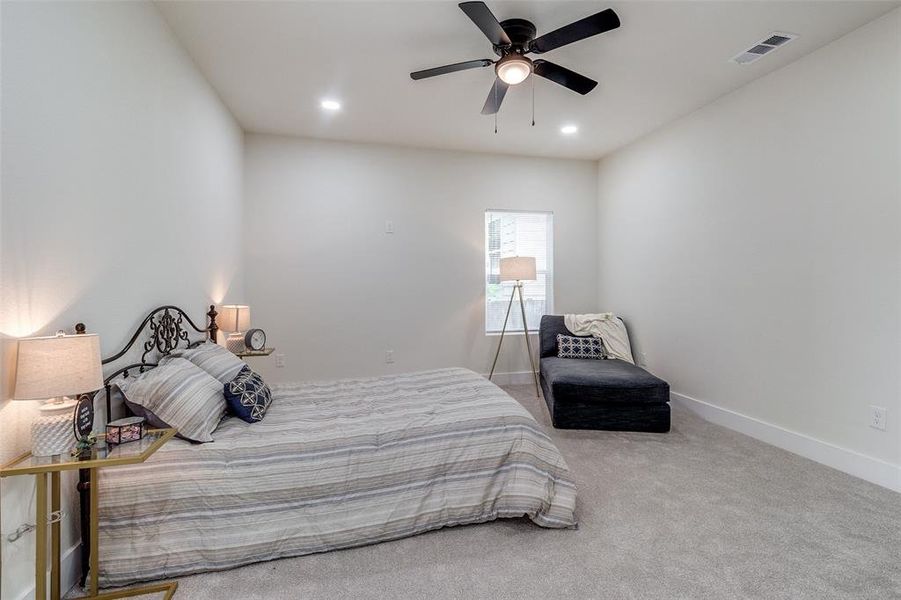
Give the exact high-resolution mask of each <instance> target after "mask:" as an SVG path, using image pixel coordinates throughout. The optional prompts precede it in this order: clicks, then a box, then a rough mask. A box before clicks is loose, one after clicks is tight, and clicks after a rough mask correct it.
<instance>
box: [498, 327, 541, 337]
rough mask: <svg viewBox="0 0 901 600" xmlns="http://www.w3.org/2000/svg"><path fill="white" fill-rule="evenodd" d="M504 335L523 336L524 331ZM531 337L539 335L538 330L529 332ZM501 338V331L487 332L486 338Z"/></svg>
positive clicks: (509, 332)
mask: <svg viewBox="0 0 901 600" xmlns="http://www.w3.org/2000/svg"><path fill="white" fill-rule="evenodd" d="M504 335H505V336H506V335H523V332H522V331H508V332H506V333H505V334H504ZM529 335H538V330H537V329H531V330H529ZM500 336H501V332H500V331H486V332H485V337H500Z"/></svg>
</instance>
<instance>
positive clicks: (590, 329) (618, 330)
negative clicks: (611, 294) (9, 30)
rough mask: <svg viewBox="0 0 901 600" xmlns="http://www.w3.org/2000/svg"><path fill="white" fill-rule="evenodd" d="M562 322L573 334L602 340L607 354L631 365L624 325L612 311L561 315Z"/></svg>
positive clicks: (627, 334) (633, 362)
mask: <svg viewBox="0 0 901 600" xmlns="http://www.w3.org/2000/svg"><path fill="white" fill-rule="evenodd" d="M563 324H564V325H566V328H567V329H569V330H570V331H572V332H573V333H574V334H575V335H590V336H592V337H596V338H600V340H601V341H602V342H604V348H605V349H606V350H607V354H609V355H610V356H612V357H613V358H619V359H621V360H624V361H626V362H630V363H632V364H633V365H634V364H635V361H634V360H632V345H631V344H629V333H628V332H627V331H626V325H625V324H624V323H623V322H622V320H620V319H619V317H617V316H616V315H614V314H613V313H609V312H607V313H598V314H594V315H563Z"/></svg>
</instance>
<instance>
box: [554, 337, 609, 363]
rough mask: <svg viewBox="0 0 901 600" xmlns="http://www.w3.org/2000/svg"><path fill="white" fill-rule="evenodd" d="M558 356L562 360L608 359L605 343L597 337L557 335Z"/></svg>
mask: <svg viewBox="0 0 901 600" xmlns="http://www.w3.org/2000/svg"><path fill="white" fill-rule="evenodd" d="M557 356H559V357H560V358H594V359H601V358H607V352H606V350H604V342H602V341H601V340H600V338H596V337H578V336H573V335H563V334H562V333H558V334H557Z"/></svg>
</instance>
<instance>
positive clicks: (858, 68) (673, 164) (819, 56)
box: [598, 10, 901, 490]
mask: <svg viewBox="0 0 901 600" xmlns="http://www.w3.org/2000/svg"><path fill="white" fill-rule="evenodd" d="M899 55H901V12H899V10H895V11H893V12H892V13H890V14H889V15H887V16H886V17H884V18H881V19H879V20H877V21H874V22H873V23H871V24H869V25H867V26H865V27H863V28H861V29H859V30H857V31H855V32H852V33H851V34H849V35H847V36H845V37H843V38H841V39H839V40H837V41H836V42H834V43H832V44H830V45H828V46H826V47H824V48H822V49H820V50H819V51H817V52H814V53H812V54H810V55H808V56H806V57H804V58H802V59H801V60H799V61H797V62H795V63H792V64H790V65H788V66H786V67H785V68H783V69H781V70H779V71H776V72H774V73H772V74H770V75H768V76H766V77H763V78H761V79H759V80H757V81H755V82H753V83H751V84H750V85H747V86H745V87H744V88H741V89H739V90H737V91H736V92H734V93H732V94H730V95H728V96H726V97H723V98H721V99H720V100H719V101H717V102H715V103H713V104H712V105H710V106H707V107H705V108H703V109H701V110H698V111H697V112H695V113H694V114H692V115H690V116H688V117H686V118H684V119H682V120H680V121H678V122H676V123H674V124H672V125H670V126H668V127H666V128H665V129H663V130H660V131H658V132H656V133H654V134H652V135H650V136H649V137H647V138H645V139H643V140H641V141H639V142H637V143H635V144H633V145H632V146H630V147H628V148H626V149H624V150H622V151H620V152H617V153H615V154H614V155H612V156H610V157H608V158H606V159H605V160H603V161H602V162H601V164H600V170H599V212H598V223H599V228H598V239H599V249H600V253H599V299H600V304H601V306H602V307H603V308H604V309H610V310H616V311H620V312H622V313H623V314H625V315H626V316H627V317H629V318H630V323H631V325H632V332H633V335H634V336H635V337H636V340H635V341H636V345H637V346H639V347H640V349H641V350H643V351H644V352H646V353H647V357H648V361H649V364H650V366H651V368H652V370H654V371H655V372H656V373H658V374H659V375H661V376H662V377H664V378H666V379H668V380H669V381H670V383H671V385H672V388H673V390H674V391H675V392H678V393H681V394H684V395H686V396H689V397H691V398H694V399H697V400H701V401H704V402H706V403H709V404H712V405H714V406H713V407H706V409H708V410H707V414H708V415H709V416H713V417H714V418H717V416H718V418H719V419H720V420H721V421H723V422H726V423H727V424H732V425H733V426H737V427H739V428H742V427H745V429H747V430H748V431H749V433H754V431H751V430H752V429H754V428H755V427H757V428H758V430H759V431H758V433H757V435H759V436H760V437H767V436H770V437H771V439H770V440H769V441H773V442H775V443H777V444H782V445H786V446H787V447H792V449H794V450H796V451H805V450H804V447H805V444H806V445H807V446H809V448H808V450H806V453H808V455H811V456H812V457H814V458H817V459H821V460H825V461H826V462H830V463H831V464H833V465H834V466H838V467H840V468H845V469H846V470H850V471H852V472H855V473H856V474H858V475H861V476H864V477H868V478H870V479H871V480H873V481H878V482H880V483H882V484H883V485H888V486H891V487H896V488H897V489H899V490H901V478H899V473H901V470H899V467H898V465H899V464H901V433H899V427H901V419H899V417H901V385H899V382H901V379H899V366H901V117H899V113H901V59H899ZM764 60H766V59H764ZM736 68H740V67H736ZM686 402H687V403H688V404H693V405H695V407H696V408H698V407H700V408H702V409H703V408H705V406H704V405H702V404H698V403H693V402H691V400H687V399H686ZM871 404H874V405H879V406H883V407H886V408H888V415H889V419H888V427H887V430H886V431H884V432H883V431H877V430H875V429H871V428H870V427H868V418H869V415H868V405H871ZM717 408H722V409H727V410H726V411H719V410H717ZM728 411H732V413H730V412H728ZM734 413H738V414H737V415H736V414H734ZM742 416H745V417H751V418H752V419H756V420H758V421H763V422H764V423H763V424H760V423H757V424H755V423H754V422H753V421H752V420H748V419H743V418H742ZM767 424H769V425H774V426H776V428H775V429H774V428H769V429H767V427H766V425H767ZM778 428H782V429H784V430H789V431H788V432H785V431H781V432H780V431H778V430H777V429H778ZM764 431H768V432H769V433H761V432H764ZM790 432H795V433H798V434H802V435H801V436H793V435H792V434H791V433H790ZM805 436H806V437H805ZM809 438H812V439H809ZM817 441H819V442H824V444H817ZM793 445H794V446H793ZM834 446H837V447H838V448H834ZM810 448H813V450H811V449H810ZM841 449H845V450H848V451H850V452H846V453H843V452H842V451H841ZM824 453H825V454H830V453H833V454H835V456H834V457H833V459H831V460H830V459H827V458H826V457H825V454H824ZM842 457H843V458H842ZM842 461H847V462H848V464H845V465H843V464H841V463H842ZM855 465H856V466H855Z"/></svg>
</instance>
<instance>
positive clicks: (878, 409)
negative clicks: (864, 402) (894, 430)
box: [870, 405, 887, 431]
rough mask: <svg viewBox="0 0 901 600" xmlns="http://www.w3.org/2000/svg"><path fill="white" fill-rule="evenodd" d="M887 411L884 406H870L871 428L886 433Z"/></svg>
mask: <svg viewBox="0 0 901 600" xmlns="http://www.w3.org/2000/svg"><path fill="white" fill-rule="evenodd" d="M885 413H886V410H885V407H882V406H872V405H871V406H870V427H872V428H873V429H879V430H880V431H885V419H886V416H887V415H886V414H885Z"/></svg>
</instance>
